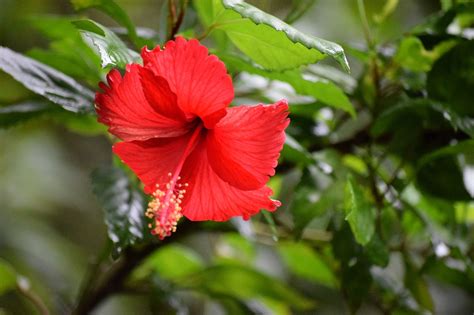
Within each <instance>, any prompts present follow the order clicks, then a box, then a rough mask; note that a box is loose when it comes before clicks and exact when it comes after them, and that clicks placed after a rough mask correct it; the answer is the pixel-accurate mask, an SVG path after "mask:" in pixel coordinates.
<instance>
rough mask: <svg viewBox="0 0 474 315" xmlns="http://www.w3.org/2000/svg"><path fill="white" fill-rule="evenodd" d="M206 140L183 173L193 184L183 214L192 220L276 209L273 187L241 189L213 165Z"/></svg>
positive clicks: (185, 198)
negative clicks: (221, 175)
mask: <svg viewBox="0 0 474 315" xmlns="http://www.w3.org/2000/svg"><path fill="white" fill-rule="evenodd" d="M205 146H206V144H205V141H203V142H202V143H201V144H199V145H198V146H197V147H196V148H195V149H194V151H193V153H192V154H191V155H190V156H189V157H188V159H187V161H186V163H185V164H184V166H183V170H182V172H181V176H182V178H183V182H186V183H188V184H189V186H188V187H187V192H186V193H185V194H184V200H183V215H184V216H186V217H187V218H188V219H190V220H194V221H203V220H213V221H226V220H228V219H230V218H231V217H234V216H242V217H243V218H244V219H248V218H249V217H250V216H251V215H254V214H256V213H257V212H259V211H260V210H261V209H267V210H269V211H274V210H275V209H276V208H277V207H278V206H280V202H279V201H276V200H272V199H270V196H271V195H272V190H271V189H270V188H268V187H266V186H262V187H260V188H259V189H256V190H246V191H244V190H240V189H238V188H236V187H234V186H231V185H230V184H229V183H227V182H225V181H223V180H222V179H221V178H220V177H219V176H218V175H217V174H216V173H215V172H214V170H213V169H212V167H211V165H210V164H209V160H208V154H207V150H206V147H205Z"/></svg>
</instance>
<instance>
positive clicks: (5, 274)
mask: <svg viewBox="0 0 474 315" xmlns="http://www.w3.org/2000/svg"><path fill="white" fill-rule="evenodd" d="M16 278H17V275H16V272H15V270H14V269H13V267H12V266H10V264H9V263H7V262H6V261H4V260H3V259H1V258H0V296H2V295H3V294H5V293H7V292H8V291H11V290H14V289H15V288H16Z"/></svg>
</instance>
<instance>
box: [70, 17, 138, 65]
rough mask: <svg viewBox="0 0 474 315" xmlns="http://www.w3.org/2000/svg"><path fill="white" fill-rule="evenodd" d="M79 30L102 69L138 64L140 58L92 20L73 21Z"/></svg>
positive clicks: (111, 33) (109, 31) (110, 32)
mask: <svg viewBox="0 0 474 315" xmlns="http://www.w3.org/2000/svg"><path fill="white" fill-rule="evenodd" d="M73 23H74V25H75V26H76V27H77V28H78V29H79V30H80V32H81V34H82V38H83V40H84V42H85V43H86V44H88V45H89V47H91V48H92V49H93V50H94V51H95V52H96V54H97V55H98V56H99V57H100V59H101V63H102V67H103V68H105V67H107V66H109V65H110V66H116V67H119V68H125V65H127V64H129V63H132V62H138V61H139V60H140V56H139V55H138V53H136V52H135V51H133V50H131V49H128V48H127V46H126V45H125V44H124V43H123V42H122V41H121V40H120V38H118V36H117V35H115V34H114V33H113V32H112V31H111V30H109V29H108V28H106V27H105V26H102V25H100V24H99V23H96V22H94V21H92V20H79V21H74V22H73Z"/></svg>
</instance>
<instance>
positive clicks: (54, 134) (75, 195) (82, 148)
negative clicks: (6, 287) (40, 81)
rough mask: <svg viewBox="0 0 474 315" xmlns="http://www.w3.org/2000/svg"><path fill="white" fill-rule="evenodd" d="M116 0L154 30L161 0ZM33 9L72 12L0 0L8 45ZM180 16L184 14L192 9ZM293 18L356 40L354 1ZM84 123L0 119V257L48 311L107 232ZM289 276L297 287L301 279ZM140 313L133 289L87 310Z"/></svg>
mask: <svg viewBox="0 0 474 315" xmlns="http://www.w3.org/2000/svg"><path fill="white" fill-rule="evenodd" d="M116 2H117V3H118V4H119V5H120V6H122V7H123V8H124V9H125V11H126V12H127V13H128V14H129V15H130V17H131V18H132V20H133V21H134V23H135V24H136V25H137V26H140V27H146V28H150V29H153V30H155V31H157V32H158V33H159V34H160V28H162V27H163V25H164V21H163V17H164V16H165V15H164V14H163V8H162V7H163V3H162V1H153V0H136V1H132V0H128V1H127V0H117V1H116ZM249 2H251V3H253V4H255V5H256V6H258V7H260V8H261V9H263V10H265V11H267V12H271V13H272V14H274V15H276V16H278V17H284V16H285V14H286V13H287V12H288V10H289V8H290V5H291V1H283V0H281V1H280V0H267V1H263V0H262V1H249ZM366 5H367V10H368V14H369V15H372V14H375V12H380V10H381V8H382V7H383V5H384V1H380V0H371V1H366ZM439 9H440V3H439V1H438V0H420V1H411V0H400V2H399V5H398V7H397V9H396V10H395V12H394V14H393V15H391V16H390V17H389V18H388V19H387V21H386V22H384V24H383V25H382V26H381V27H380V28H379V29H378V30H377V33H376V34H375V36H376V37H377V39H378V41H379V42H380V43H384V42H390V41H394V40H396V39H397V38H399V37H400V36H401V35H402V34H403V33H404V32H406V31H407V30H409V29H410V28H411V27H413V26H414V25H417V24H419V23H421V22H422V21H423V20H424V19H425V18H426V17H427V16H429V15H430V14H432V13H433V12H436V11H438V10H439ZM40 15H77V13H75V12H74V10H73V8H72V6H71V4H70V3H69V2H68V1H65V0H22V1H18V0H0V45H1V46H6V47H9V48H11V49H13V50H15V51H18V52H27V51H28V50H30V49H32V48H33V47H43V48H46V47H47V46H48V42H47V41H46V40H45V38H44V37H43V36H42V35H41V34H40V33H39V32H38V31H37V30H35V29H34V28H33V27H32V26H31V18H32V17H35V16H40ZM88 16H89V17H92V18H93V19H94V20H96V21H99V22H100V23H102V24H104V25H106V26H117V25H116V24H115V23H114V22H113V20H111V19H110V18H108V17H107V16H105V15H104V14H102V13H100V12H98V11H94V10H92V11H88ZM187 18H188V19H192V18H193V17H192V14H190V16H189V17H187ZM194 18H195V17H194ZM295 27H296V28H298V29H300V30H302V31H304V32H306V33H308V34H311V35H315V36H318V37H321V38H325V39H328V40H331V41H334V42H337V43H347V44H350V45H351V46H355V47H357V46H360V47H362V46H363V43H364V37H363V36H364V35H363V31H362V27H361V23H360V20H359V16H358V12H357V4H356V1H352V0H319V1H317V3H316V5H314V6H313V7H312V8H311V12H309V13H307V14H306V15H305V16H304V17H303V18H302V19H301V20H299V21H298V22H297V23H296V24H295ZM349 62H350V64H351V67H352V76H354V77H357V76H358V75H359V74H360V72H361V71H362V66H361V65H360V64H359V63H358V61H357V60H356V59H352V58H350V60H349ZM328 63H330V62H328ZM31 97H33V96H32V94H31V92H28V91H27V90H26V89H25V88H23V86H22V85H21V84H19V83H17V82H16V81H14V80H13V79H12V78H11V77H10V76H8V75H7V74H5V73H3V72H0V104H11V103H17V102H21V101H23V100H26V99H29V98H31ZM71 128H73V129H74V126H72V127H71ZM91 133H92V134H91ZM91 133H89V134H88V133H87V132H84V130H81V131H80V132H79V133H78V132H74V131H71V129H70V128H65V127H64V125H63V124H57V123H56V122H55V120H54V119H51V118H47V117H45V118H43V119H35V120H32V121H28V122H25V123H23V124H21V125H20V126H15V127H12V128H9V129H0V258H2V259H4V260H6V261H8V262H9V263H10V264H12V265H13V266H14V267H15V268H16V269H17V271H18V272H19V273H20V274H22V275H25V276H26V277H28V278H29V279H30V281H31V285H32V286H33V287H34V288H35V290H36V291H37V292H38V294H39V295H41V296H42V297H43V298H44V299H45V301H47V303H48V304H49V305H53V307H54V309H55V310H56V312H58V313H65V312H67V310H68V305H70V303H71V302H72V301H73V300H74V298H75V296H76V295H77V293H78V291H79V287H80V283H81V279H82V278H83V277H84V275H85V273H86V268H87V266H88V263H89V262H90V259H91V257H94V255H96V254H97V253H98V252H100V251H101V249H102V248H103V246H104V244H105V243H106V239H107V236H106V227H105V225H104V223H103V213H102V210H101V209H100V206H99V204H98V202H97V200H96V198H95V197H94V196H93V194H92V191H91V186H90V178H89V177H90V173H91V171H92V170H93V169H94V168H96V167H97V166H99V165H104V164H109V163H110V162H111V146H110V142H109V141H108V140H107V139H106V138H105V137H103V136H96V135H94V134H93V132H91ZM187 242H188V243H190V244H191V245H192V247H193V248H194V249H195V250H196V251H197V252H199V254H200V255H201V256H202V257H203V258H204V259H205V260H211V259H213V258H212V257H216V256H222V257H226V256H233V255H234V256H235V255H237V256H239V255H242V253H240V252H239V253H235V252H233V250H235V248H233V247H232V246H230V247H229V246H228V245H226V244H227V243H226V242H223V241H222V240H221V239H218V238H216V237H214V236H212V235H206V234H204V235H200V236H199V237H197V238H195V239H192V240H187ZM255 246H256V247H255V248H256V257H257V260H256V261H257V266H260V268H261V269H262V270H263V271H264V272H267V273H269V274H271V275H274V276H276V277H277V278H280V279H282V280H284V281H289V283H292V284H294V283H293V282H292V281H293V280H291V279H290V277H289V275H288V273H287V271H285V269H284V267H283V265H282V261H281V259H280V258H279V257H276V256H275V254H274V253H272V252H271V251H270V250H269V248H270V247H271V246H270V245H265V244H256V245H255ZM228 285H229V286H232V283H228ZM296 285H297V286H298V287H300V288H303V290H304V288H305V285H304V284H301V283H297V284H296ZM430 292H431V293H432V295H433V300H434V303H435V305H436V307H435V308H436V309H437V312H436V313H437V314H469V313H468V312H469V311H470V312H472V310H473V309H474V301H473V300H472V297H469V296H468V295H467V294H466V293H464V291H461V290H459V289H457V288H455V287H452V286H448V285H443V284H440V283H435V282H430ZM340 299H341V297H340V296H338V295H334V294H329V295H328V296H326V297H325V301H324V302H323V303H322V305H321V308H320V309H319V310H318V314H343V313H344V312H345V311H344V309H343V306H342V305H341V303H340ZM31 312H33V310H32V308H31V306H30V305H29V303H28V302H27V301H25V300H24V299H23V298H21V297H19V296H18V295H16V294H14V293H9V294H6V295H4V296H2V297H0V314H1V315H3V314H30V313H31ZM149 313H150V311H149V308H148V307H147V304H146V303H145V302H144V301H143V298H141V297H139V296H133V295H128V296H116V297H114V298H112V299H109V300H108V301H107V302H106V303H105V304H103V305H101V307H100V309H98V310H97V311H96V314H149ZM191 313H192V314H221V313H223V310H222V309H221V308H220V307H219V306H218V305H217V304H215V303H214V302H212V301H210V300H208V301H207V302H205V303H201V304H196V305H194V306H193V307H192V308H191ZM359 313H360V314H381V312H380V310H377V309H375V308H373V307H370V306H366V307H363V308H362V309H361V310H360V311H359ZM163 314H167V313H166V311H164V312H163ZM180 314H181V313H180ZM182 314H186V313H185V312H183V313H182Z"/></svg>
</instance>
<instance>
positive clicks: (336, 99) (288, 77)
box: [219, 54, 356, 117]
mask: <svg viewBox="0 0 474 315" xmlns="http://www.w3.org/2000/svg"><path fill="white" fill-rule="evenodd" d="M219 58H221V59H222V60H223V61H224V63H225V64H226V65H227V66H228V67H229V69H230V71H231V72H237V71H245V72H248V73H251V74H257V75H260V76H262V77H265V78H269V79H272V80H278V81H282V82H286V83H288V84H290V85H291V86H292V87H293V88H294V89H295V91H296V92H297V93H299V94H301V95H309V96H312V97H314V98H316V99H317V100H318V101H320V102H322V103H324V104H326V105H329V106H332V107H335V108H338V109H342V110H344V111H346V112H348V113H349V114H351V116H352V117H355V115H356V114H355V111H354V107H353V106H352V104H351V102H350V101H349V98H348V97H347V96H346V95H345V94H344V92H343V90H342V89H341V88H339V87H338V86H337V85H335V84H334V83H332V82H330V81H327V80H324V79H321V80H319V81H309V80H306V79H304V78H303V76H302V74H301V72H300V71H299V70H287V71H284V72H275V71H267V70H264V69H261V68H258V67H256V66H253V65H252V64H250V63H249V62H247V61H246V60H244V59H242V58H240V57H238V56H236V55H231V54H219Z"/></svg>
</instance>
